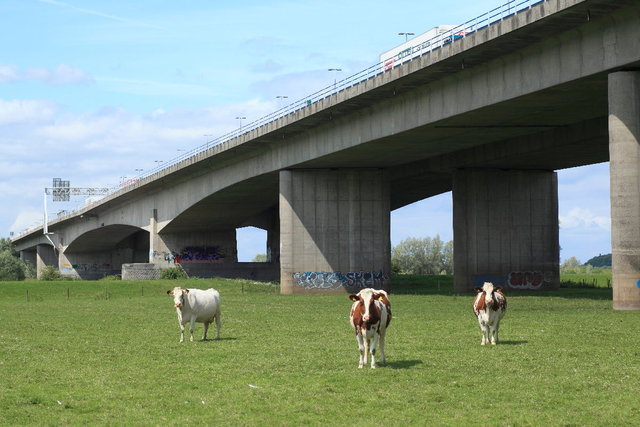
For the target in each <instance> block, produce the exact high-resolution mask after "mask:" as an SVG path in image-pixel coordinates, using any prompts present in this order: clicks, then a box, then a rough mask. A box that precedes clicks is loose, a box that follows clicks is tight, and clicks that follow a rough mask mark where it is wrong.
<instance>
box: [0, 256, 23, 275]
mask: <svg viewBox="0 0 640 427" xmlns="http://www.w3.org/2000/svg"><path fill="white" fill-rule="evenodd" d="M24 276H25V265H24V263H23V262H22V261H21V260H20V259H18V258H16V257H15V256H13V255H12V254H11V252H9V251H2V252H0V280H24Z"/></svg>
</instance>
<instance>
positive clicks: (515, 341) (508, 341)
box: [497, 340, 529, 345]
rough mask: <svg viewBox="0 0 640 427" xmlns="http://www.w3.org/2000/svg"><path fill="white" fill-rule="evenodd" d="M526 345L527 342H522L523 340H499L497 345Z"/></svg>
mask: <svg viewBox="0 0 640 427" xmlns="http://www.w3.org/2000/svg"><path fill="white" fill-rule="evenodd" d="M528 343H529V341H523V340H521V341H517V340H506V341H502V340H500V341H499V342H498V344H497V345H523V344H528Z"/></svg>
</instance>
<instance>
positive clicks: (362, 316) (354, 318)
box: [349, 288, 391, 368]
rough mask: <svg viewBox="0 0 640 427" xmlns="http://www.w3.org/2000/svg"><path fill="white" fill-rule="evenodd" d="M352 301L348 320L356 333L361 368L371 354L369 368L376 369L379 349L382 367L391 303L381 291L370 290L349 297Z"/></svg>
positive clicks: (359, 366)
mask: <svg viewBox="0 0 640 427" xmlns="http://www.w3.org/2000/svg"><path fill="white" fill-rule="evenodd" d="M349 299H350V300H351V301H353V304H352V305H351V312H350V314H349V320H350V322H351V326H353V329H354V330H355V332H356V340H357V341H358V348H359V350H360V363H359V364H358V368H362V367H363V366H364V365H365V364H366V363H367V356H368V354H369V353H370V354H371V367H372V368H375V367H376V361H375V354H376V349H377V347H380V364H381V365H384V364H385V362H386V360H385V357H384V337H385V334H386V332H387V327H388V326H389V323H390V322H391V303H390V302H389V296H388V295H387V293H386V292H385V291H383V290H376V289H371V288H365V289H362V290H361V291H360V292H358V293H357V294H355V295H349Z"/></svg>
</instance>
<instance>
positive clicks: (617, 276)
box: [609, 71, 640, 310]
mask: <svg viewBox="0 0 640 427" xmlns="http://www.w3.org/2000/svg"><path fill="white" fill-rule="evenodd" d="M639 143H640V72H639V71H625V72H616V73H611V74H609V158H610V165H609V166H610V168H611V169H610V176H611V184H610V185H611V250H612V276H613V277H612V278H613V308H614V309H617V310H640V146H639Z"/></svg>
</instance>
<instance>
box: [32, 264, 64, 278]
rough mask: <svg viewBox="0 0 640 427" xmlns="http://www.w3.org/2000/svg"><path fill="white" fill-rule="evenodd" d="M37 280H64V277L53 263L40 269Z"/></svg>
mask: <svg viewBox="0 0 640 427" xmlns="http://www.w3.org/2000/svg"><path fill="white" fill-rule="evenodd" d="M38 280H44V281H54V280H64V278H63V277H62V274H60V271H59V270H58V269H57V268H56V267H54V266H53V265H47V266H46V267H44V268H43V269H42V270H40V277H38Z"/></svg>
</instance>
